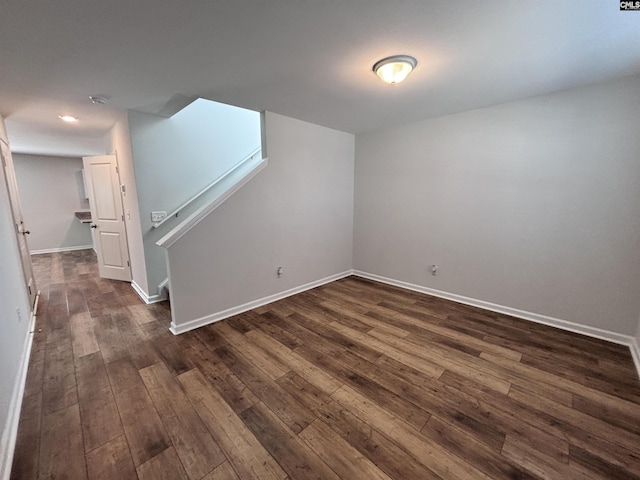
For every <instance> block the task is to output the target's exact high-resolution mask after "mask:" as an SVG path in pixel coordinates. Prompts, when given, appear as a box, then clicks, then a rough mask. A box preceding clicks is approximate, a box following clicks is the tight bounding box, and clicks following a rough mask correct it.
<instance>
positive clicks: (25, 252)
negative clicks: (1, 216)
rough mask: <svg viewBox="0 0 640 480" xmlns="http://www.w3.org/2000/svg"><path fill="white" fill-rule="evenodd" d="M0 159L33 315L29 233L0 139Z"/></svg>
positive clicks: (7, 152) (8, 156) (8, 154)
mask: <svg viewBox="0 0 640 480" xmlns="http://www.w3.org/2000/svg"><path fill="white" fill-rule="evenodd" d="M0 158H1V163H2V168H3V169H4V182H5V185H6V186H7V194H8V197H9V204H10V207H11V218H12V220H13V225H14V229H15V235H16V241H17V243H18V250H19V251H20V263H21V265H22V273H23V276H24V282H25V289H26V292H27V295H28V297H29V308H30V309H31V313H33V312H34V311H35V309H36V302H37V300H38V288H37V287H36V281H35V277H34V275H33V265H32V264H31V251H30V250H29V242H28V241H27V235H29V234H30V233H31V232H30V231H29V230H28V229H27V228H26V226H25V223H24V217H23V215H22V207H21V204H20V192H19V189H18V181H17V179H16V172H15V168H14V166H13V157H12V155H11V149H10V148H9V144H8V143H6V142H5V141H4V139H2V138H0Z"/></svg>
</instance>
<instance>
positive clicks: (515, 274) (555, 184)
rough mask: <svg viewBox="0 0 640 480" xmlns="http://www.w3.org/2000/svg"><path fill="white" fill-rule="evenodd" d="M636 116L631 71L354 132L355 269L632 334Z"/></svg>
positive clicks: (637, 241) (638, 176)
mask: <svg viewBox="0 0 640 480" xmlns="http://www.w3.org/2000/svg"><path fill="white" fill-rule="evenodd" d="M639 123H640V76H633V77H627V78H623V79H620V80H616V81H611V82H606V83H601V84H597V85H592V86H587V87H583V88H576V89H572V90H567V91H564V92H559V93H556V94H552V95H546V96H541V97H536V98H531V99H528V100H523V101H518V102H513V103H508V104H504V105H500V106H495V107H491V108H485V109H481V110H475V111H471V112H466V113H462V114H458V115H451V116H447V117H441V118H437V119H433V120H427V121H423V122H419V123H413V124H411V125H407V126H403V127H399V128H395V129H391V130H386V131H381V132H373V133H368V134H362V135H358V136H357V137H356V174H355V178H356V182H355V233H354V252H355V254H354V267H355V268H356V269H357V270H362V271H365V272H370V273H373V274H377V275H380V276H384V277H388V278H391V279H395V280H401V281H405V282H409V283H411V284H414V285H418V286H421V287H428V288H433V289H438V290H441V291H445V292H449V293H454V294H459V295H464V296H467V297H471V298H475V299H480V300H484V301H488V302H492V303H495V304H499V305H503V306H508V307H512V308H517V309H520V310H524V311H528V312H533V313H537V314H542V315H547V316H551V317H555V318H558V319H562V320H566V321H570V322H575V323H577V324H581V325H586V326H592V327H597V328H602V329H605V330H609V331H613V332H617V333H620V334H623V335H634V334H635V333H636V329H637V325H638V312H640V296H639V295H638V286H639V285H640V255H639V252H640V160H639V159H640V135H639V134H638V124H639ZM431 264H438V265H439V267H440V270H439V272H438V275H437V276H432V275H431V274H430V273H429V270H428V267H429V265H431Z"/></svg>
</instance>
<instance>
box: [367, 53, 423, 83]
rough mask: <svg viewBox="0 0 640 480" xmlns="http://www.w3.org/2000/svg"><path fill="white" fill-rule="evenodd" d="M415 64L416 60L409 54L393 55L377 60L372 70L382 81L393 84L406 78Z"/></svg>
mask: <svg viewBox="0 0 640 480" xmlns="http://www.w3.org/2000/svg"><path fill="white" fill-rule="evenodd" d="M417 64H418V61H417V60H416V59H415V58H413V57H410V56H409V55H393V56H392V57H387V58H383V59H382V60H379V61H377V62H376V63H375V65H374V66H373V71H374V72H375V73H376V75H378V76H379V77H380V80H382V81H383V82H384V83H388V84H390V85H394V84H396V83H400V82H401V81H403V80H404V79H405V78H407V75H409V74H410V73H411V70H413V69H414V68H416V65H417Z"/></svg>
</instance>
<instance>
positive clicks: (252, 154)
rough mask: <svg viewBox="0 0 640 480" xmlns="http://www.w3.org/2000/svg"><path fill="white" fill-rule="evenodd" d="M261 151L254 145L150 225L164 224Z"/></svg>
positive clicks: (158, 225)
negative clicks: (242, 156) (229, 166)
mask: <svg viewBox="0 0 640 480" xmlns="http://www.w3.org/2000/svg"><path fill="white" fill-rule="evenodd" d="M261 151H262V148H261V147H256V148H254V149H253V150H252V151H251V153H250V154H249V155H247V156H246V157H244V158H243V159H242V160H240V161H239V162H238V163H236V164H235V165H234V166H233V167H231V168H230V169H229V170H227V171H226V172H224V173H223V174H222V175H220V176H219V177H218V178H216V179H215V180H214V181H213V182H211V183H210V184H209V185H207V186H206V187H204V188H203V189H202V190H200V191H199V192H198V193H196V194H195V195H194V196H193V197H191V198H190V199H189V200H187V201H186V202H184V203H183V204H182V205H180V206H179V207H178V208H176V209H175V210H174V211H172V212H171V213H170V214H169V215H167V216H166V217H164V218H163V219H162V220H160V221H159V222H157V223H154V224H152V225H151V226H152V227H153V228H158V227H160V226H161V225H164V224H165V223H166V222H168V221H169V220H170V219H171V217H173V216H174V215H175V216H176V217H177V216H178V214H179V213H180V212H181V211H182V210H184V209H185V208H187V207H188V206H189V205H191V204H192V203H193V202H195V201H196V200H197V199H198V198H200V197H201V196H202V195H204V194H205V193H207V192H208V191H209V190H211V189H212V188H213V187H215V186H216V185H218V184H219V183H221V182H222V181H224V179H225V178H227V177H228V176H229V175H231V174H232V173H234V172H235V171H236V170H240V168H241V167H242V166H244V164H245V163H247V162H249V161H251V160H253V157H255V156H256V155H257V154H258V153H260V152H261Z"/></svg>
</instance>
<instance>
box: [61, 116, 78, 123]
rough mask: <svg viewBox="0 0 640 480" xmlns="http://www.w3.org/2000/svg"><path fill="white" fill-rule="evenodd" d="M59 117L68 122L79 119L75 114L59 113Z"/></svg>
mask: <svg viewBox="0 0 640 480" xmlns="http://www.w3.org/2000/svg"><path fill="white" fill-rule="evenodd" d="M58 118H59V119H60V120H62V121H63V122H67V123H75V122H77V121H78V117H74V116H73V115H58Z"/></svg>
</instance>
